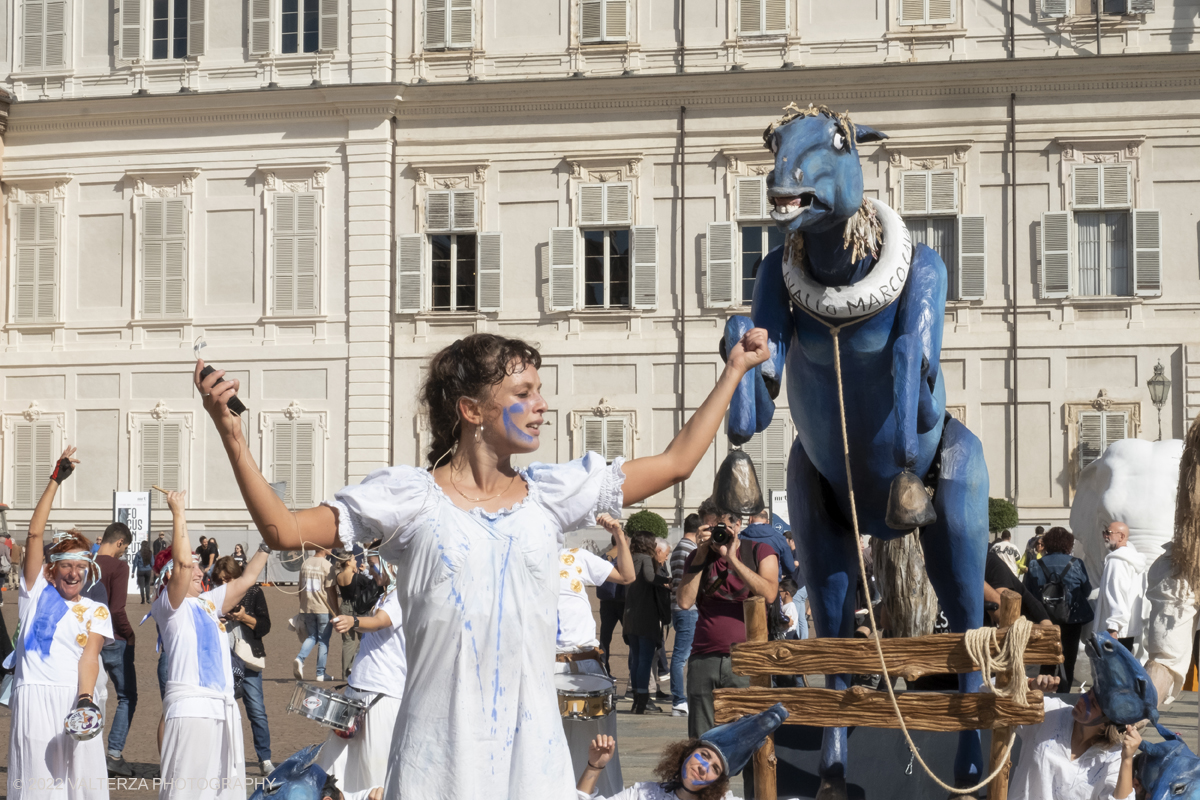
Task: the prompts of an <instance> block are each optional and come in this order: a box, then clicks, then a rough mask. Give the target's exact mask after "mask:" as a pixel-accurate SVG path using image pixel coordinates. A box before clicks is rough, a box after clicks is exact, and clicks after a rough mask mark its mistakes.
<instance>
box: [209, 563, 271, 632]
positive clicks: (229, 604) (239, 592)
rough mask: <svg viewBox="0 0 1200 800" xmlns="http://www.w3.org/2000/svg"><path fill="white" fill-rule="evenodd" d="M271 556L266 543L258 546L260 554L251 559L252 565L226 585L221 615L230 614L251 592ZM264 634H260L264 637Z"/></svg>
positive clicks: (248, 565)
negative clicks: (247, 593)
mask: <svg viewBox="0 0 1200 800" xmlns="http://www.w3.org/2000/svg"><path fill="white" fill-rule="evenodd" d="M270 555H271V548H269V547H267V545H266V543H265V542H264V543H263V544H260V545H259V546H258V552H257V553H255V554H254V558H252V559H250V563H248V564H246V568H245V569H244V570H242V575H241V577H239V578H234V579H233V580H231V581H230V582H229V583H227V584H225V602H224V603H222V604H221V613H222V614H228V613H229V612H230V611H232V610H233V608H234V606H236V605H237V604H238V603H240V602H242V598H243V597H245V596H246V592H248V591H250V587H251V586H253V585H254V584H255V583H257V582H258V576H259V575H261V574H262V571H263V570H264V569H266V567H267V558H268V557H269V556H270ZM262 635H263V634H261V633H260V634H259V636H262Z"/></svg>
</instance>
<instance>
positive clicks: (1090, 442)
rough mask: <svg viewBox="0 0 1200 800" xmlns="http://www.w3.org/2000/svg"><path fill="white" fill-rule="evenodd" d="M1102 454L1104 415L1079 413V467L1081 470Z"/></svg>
mask: <svg viewBox="0 0 1200 800" xmlns="http://www.w3.org/2000/svg"><path fill="white" fill-rule="evenodd" d="M1103 452H1104V414H1103V413H1102V412H1099V411H1081V412H1080V414H1079V466H1080V468H1081V469H1082V468H1083V467H1086V466H1087V465H1088V464H1090V463H1092V462H1093V461H1095V460H1096V459H1097V458H1099V457H1100V454H1101V453H1103Z"/></svg>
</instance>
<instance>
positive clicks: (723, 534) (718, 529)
mask: <svg viewBox="0 0 1200 800" xmlns="http://www.w3.org/2000/svg"><path fill="white" fill-rule="evenodd" d="M732 541H733V531H731V530H729V526H728V525H726V524H725V523H720V524H717V525H713V529H712V543H713V544H714V545H716V546H717V547H723V546H725V545H727V544H729V543H730V542H732Z"/></svg>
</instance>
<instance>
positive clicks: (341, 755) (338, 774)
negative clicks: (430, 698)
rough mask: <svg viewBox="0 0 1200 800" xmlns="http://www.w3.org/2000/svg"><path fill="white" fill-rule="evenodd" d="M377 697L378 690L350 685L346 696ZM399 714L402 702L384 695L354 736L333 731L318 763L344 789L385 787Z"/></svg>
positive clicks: (365, 698)
mask: <svg viewBox="0 0 1200 800" xmlns="http://www.w3.org/2000/svg"><path fill="white" fill-rule="evenodd" d="M374 696H375V693H374V692H360V691H358V690H357V689H355V688H354V687H352V686H351V687H347V688H346V697H354V698H362V699H364V700H368V701H369V700H370V699H371V698H373V697H374ZM399 714H400V701H399V700H397V699H396V698H394V697H390V696H388V695H383V696H382V697H380V698H379V702H377V703H376V704H375V705H374V706H372V707H371V710H370V711H368V712H367V716H366V720H365V721H364V723H363V726H362V728H360V729H359V731H358V732H357V733H355V734H354V738H353V739H343V738H342V737H340V736H338V735H337V734H336V733H334V732H333V731H330V732H329V738H328V739H326V740H325V744H323V745H322V746H321V753H320V755H318V756H317V766H319V767H320V768H321V769H323V770H325V772H326V774H329V775H332V776H333V777H335V778H337V782H338V788H339V789H341V790H342V791H343V792H361V791H364V790H367V789H374V788H375V787H376V786H383V785H384V781H385V779H386V778H387V766H388V758H389V757H390V755H391V751H392V737H393V735H394V734H395V730H396V717H397V716H398V715H399Z"/></svg>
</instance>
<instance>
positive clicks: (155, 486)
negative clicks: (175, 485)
mask: <svg viewBox="0 0 1200 800" xmlns="http://www.w3.org/2000/svg"><path fill="white" fill-rule="evenodd" d="M150 488H151V489H158V490H159V491H160V492H162V493H163V494H170V492H168V491H167V490H166V489H164V488H162V487H161V486H159V485H157V484H155V485H154V486H151V487H150Z"/></svg>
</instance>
